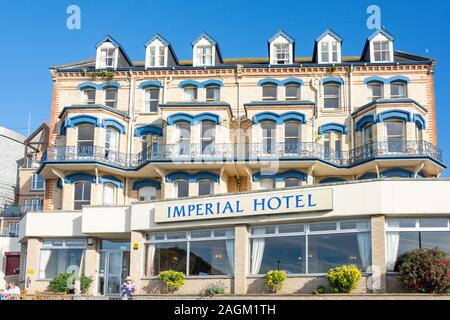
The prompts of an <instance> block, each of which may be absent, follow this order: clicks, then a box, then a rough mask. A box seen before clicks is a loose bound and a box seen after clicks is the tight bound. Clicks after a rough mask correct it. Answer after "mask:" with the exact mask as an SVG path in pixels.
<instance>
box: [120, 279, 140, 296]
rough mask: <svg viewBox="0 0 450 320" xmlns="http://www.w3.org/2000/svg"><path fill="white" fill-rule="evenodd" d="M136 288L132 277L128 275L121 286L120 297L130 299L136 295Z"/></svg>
mask: <svg viewBox="0 0 450 320" xmlns="http://www.w3.org/2000/svg"><path fill="white" fill-rule="evenodd" d="M135 288H136V286H135V285H134V283H133V280H132V279H131V277H126V278H125V281H124V282H123V283H122V285H121V286H120V298H121V299H122V300H129V299H130V298H131V297H132V296H133V295H134V291H135Z"/></svg>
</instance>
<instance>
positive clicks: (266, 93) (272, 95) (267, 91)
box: [262, 84, 277, 100]
mask: <svg viewBox="0 0 450 320" xmlns="http://www.w3.org/2000/svg"><path fill="white" fill-rule="evenodd" d="M262 99H263V100H277V86H276V85H274V84H265V85H263V86H262Z"/></svg>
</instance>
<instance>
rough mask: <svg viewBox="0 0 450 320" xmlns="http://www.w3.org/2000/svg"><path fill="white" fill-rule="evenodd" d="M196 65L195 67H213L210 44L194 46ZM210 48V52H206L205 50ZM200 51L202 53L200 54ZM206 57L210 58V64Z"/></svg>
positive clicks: (212, 52)
mask: <svg viewBox="0 0 450 320" xmlns="http://www.w3.org/2000/svg"><path fill="white" fill-rule="evenodd" d="M195 48H196V50H195V51H196V54H197V56H196V65H197V66H213V65H215V62H214V46H213V45H211V44H209V45H208V44H202V45H196V46H195ZM208 48H210V52H209V53H208V52H206V49H208ZM200 51H202V52H200ZM207 57H210V59H211V62H210V63H208V62H207V59H206V58H207Z"/></svg>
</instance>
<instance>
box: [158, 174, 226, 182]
mask: <svg viewBox="0 0 450 320" xmlns="http://www.w3.org/2000/svg"><path fill="white" fill-rule="evenodd" d="M176 180H187V181H189V182H198V181H200V180H212V181H214V182H219V175H218V174H215V173H211V172H206V171H202V172H198V173H192V174H190V173H187V172H184V171H179V172H173V173H170V174H168V175H167V176H166V181H167V182H174V181H176Z"/></svg>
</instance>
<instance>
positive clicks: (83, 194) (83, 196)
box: [73, 181, 91, 210]
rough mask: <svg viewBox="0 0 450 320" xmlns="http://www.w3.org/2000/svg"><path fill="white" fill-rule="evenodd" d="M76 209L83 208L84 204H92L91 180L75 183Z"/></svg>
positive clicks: (74, 206) (74, 207)
mask: <svg viewBox="0 0 450 320" xmlns="http://www.w3.org/2000/svg"><path fill="white" fill-rule="evenodd" d="M73 202H74V205H73V209H74V210H81V209H82V208H83V206H85V205H90V204H91V182H89V181H77V182H75V183H74V201H73Z"/></svg>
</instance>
